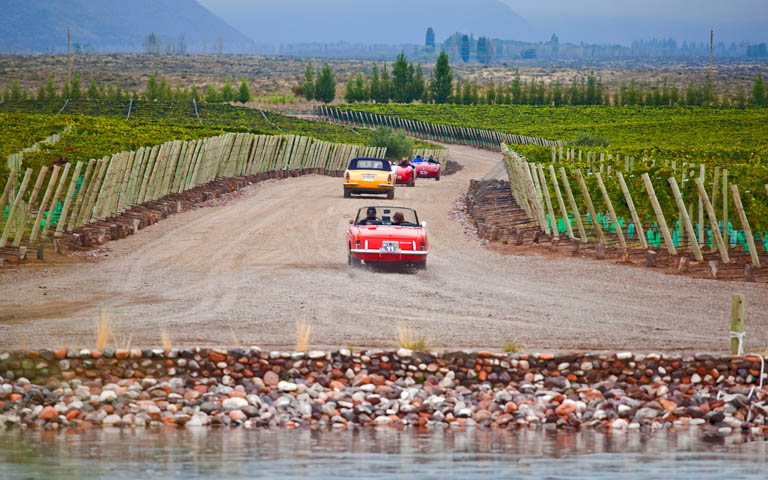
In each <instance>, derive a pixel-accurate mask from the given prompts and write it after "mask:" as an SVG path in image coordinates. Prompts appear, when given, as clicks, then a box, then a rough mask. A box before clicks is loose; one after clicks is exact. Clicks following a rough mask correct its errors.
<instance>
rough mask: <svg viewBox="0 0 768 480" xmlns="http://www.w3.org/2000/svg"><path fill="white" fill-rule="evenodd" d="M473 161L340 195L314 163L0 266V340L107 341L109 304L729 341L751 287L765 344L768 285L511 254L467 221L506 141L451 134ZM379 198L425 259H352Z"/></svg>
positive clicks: (380, 331) (181, 342) (752, 328)
mask: <svg viewBox="0 0 768 480" xmlns="http://www.w3.org/2000/svg"><path fill="white" fill-rule="evenodd" d="M451 157H452V158H453V159H454V160H457V161H459V162H460V163H462V164H463V165H464V166H465V168H464V170H462V171H461V172H459V173H458V174H456V175H452V176H448V177H443V178H442V179H441V181H439V182H436V181H433V180H422V181H419V182H417V186H416V188H406V187H402V188H398V189H397V193H396V198H395V200H393V201H387V200H385V199H381V198H355V199H352V200H349V199H344V198H342V195H341V194H342V187H341V181H340V179H338V178H329V177H324V176H305V177H299V178H292V179H286V180H280V181H270V182H265V183H262V184H258V185H254V186H252V187H249V188H248V189H246V190H244V191H242V192H241V193H240V194H238V195H235V196H234V197H233V198H232V199H231V200H228V201H226V202H222V201H218V202H217V204H216V205H214V206H209V207H205V208H200V209H197V210H193V211H191V212H187V213H184V214H181V215H176V216H173V217H170V218H168V219H166V220H164V221H162V222H160V223H159V224H157V225H154V226H151V227H149V228H146V229H145V230H142V231H141V232H139V233H138V234H137V235H134V236H132V237H130V238H127V239H124V240H119V241H116V242H112V243H109V244H107V245H106V246H105V247H104V248H102V249H100V250H99V251H98V254H97V255H95V257H94V258H91V259H89V260H88V261H85V262H80V263H75V264H69V265H56V266H51V267H45V268H35V269H30V268H21V269H6V270H5V271H3V272H2V273H0V292H2V295H0V349H15V348H40V347H83V348H89V347H90V348H93V347H94V346H95V341H96V340H95V330H96V323H97V321H98V319H99V317H100V312H102V311H104V312H106V313H107V315H108V316H109V317H110V318H111V320H112V323H113V325H114V330H115V332H116V336H117V337H118V338H119V339H120V341H121V342H125V341H127V339H130V341H131V345H132V346H140V347H151V346H158V345H160V344H161V335H162V331H163V330H164V331H165V332H166V334H167V337H168V338H169V339H170V340H171V342H172V343H173V345H174V346H192V345H206V346H214V345H220V346H233V345H238V344H239V345H244V346H246V345H260V346H262V347H266V348H278V347H279V348H288V349H290V348H293V345H294V342H295V332H296V323H297V322H298V321H300V320H302V321H305V322H308V323H309V324H310V325H311V327H312V333H311V340H310V345H311V346H312V347H317V348H320V347H347V346H354V347H392V346H393V345H394V343H395V340H394V338H395V333H396V325H397V324H402V325H406V326H409V327H411V328H412V329H413V330H414V331H415V332H416V333H417V334H418V335H420V336H424V337H425V338H426V339H427V340H428V343H429V344H430V345H431V346H432V347H434V348H436V349H443V348H450V349H455V348H483V349H499V348H501V346H502V345H503V344H504V343H505V341H506V340H507V339H510V338H516V339H518V340H520V341H522V342H523V343H524V344H525V345H526V347H527V349H529V350H534V351H541V350H617V349H618V350H636V351H686V350H708V351H724V350H726V349H727V348H728V339H727V335H728V327H729V318H730V297H731V294H733V293H745V294H746V295H747V301H748V305H747V312H748V319H747V332H748V333H747V338H746V343H747V347H748V349H749V350H754V349H761V350H762V349H764V348H765V347H766V345H768V328H766V327H768V290H767V289H766V288H765V286H757V285H747V284H743V283H737V282H729V283H726V282H717V281H709V280H696V279H690V278H685V277H677V276H672V275H663V274H660V273H657V272H653V271H649V270H645V269H639V268H627V267H623V266H620V265H615V264H611V263H608V262H597V261H591V260H584V259H571V258H566V259H547V258H543V257H537V256H510V255H501V254H498V253H495V252H493V251H490V250H488V249H486V248H484V247H482V245H481V244H480V242H479V241H478V240H477V239H476V238H474V237H473V236H472V235H471V234H468V233H467V232H466V226H465V223H466V219H463V217H462V216H461V215H459V214H457V212H456V209H457V205H458V202H459V201H460V198H461V196H462V195H463V194H464V192H465V191H466V189H467V187H468V183H469V179H471V178H478V179H479V178H484V177H493V176H498V172H499V171H503V170H500V168H499V162H500V160H501V157H500V154H498V153H491V152H486V151H481V150H475V149H471V148H466V147H451ZM367 204H393V205H405V206H411V207H414V208H416V209H417V211H418V212H419V215H420V218H421V219H422V220H426V221H427V223H428V231H429V235H430V243H431V245H430V247H431V251H430V255H429V268H428V270H427V271H424V272H416V273H414V272H398V271H389V270H387V271H375V270H370V269H362V270H352V269H350V268H349V267H348V266H347V264H346V249H345V246H344V234H345V231H346V228H347V226H348V221H349V218H350V217H351V216H353V215H354V213H355V212H356V211H357V209H358V208H359V207H361V206H364V205H367Z"/></svg>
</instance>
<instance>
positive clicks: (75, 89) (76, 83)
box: [69, 73, 83, 100]
mask: <svg viewBox="0 0 768 480" xmlns="http://www.w3.org/2000/svg"><path fill="white" fill-rule="evenodd" d="M82 96H83V94H82V92H81V91H80V75H79V74H77V73H75V74H74V75H73V76H72V82H71V83H70V85H69V98H71V99H72V100H79V99H80V98H81V97H82Z"/></svg>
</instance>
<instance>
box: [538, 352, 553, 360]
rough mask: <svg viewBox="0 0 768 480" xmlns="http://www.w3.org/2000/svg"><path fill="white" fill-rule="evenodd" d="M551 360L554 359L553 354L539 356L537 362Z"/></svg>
mask: <svg viewBox="0 0 768 480" xmlns="http://www.w3.org/2000/svg"><path fill="white" fill-rule="evenodd" d="M553 358H555V354H553V353H542V354H539V360H552V359H553Z"/></svg>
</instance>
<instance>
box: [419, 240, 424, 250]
mask: <svg viewBox="0 0 768 480" xmlns="http://www.w3.org/2000/svg"><path fill="white" fill-rule="evenodd" d="M419 250H421V251H422V252H423V251H424V240H422V241H421V242H420V243H419Z"/></svg>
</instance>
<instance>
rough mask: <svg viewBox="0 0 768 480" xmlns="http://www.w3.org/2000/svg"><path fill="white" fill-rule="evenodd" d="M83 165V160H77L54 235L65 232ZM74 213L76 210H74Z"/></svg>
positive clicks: (58, 235)
mask: <svg viewBox="0 0 768 480" xmlns="http://www.w3.org/2000/svg"><path fill="white" fill-rule="evenodd" d="M82 167H83V162H77V166H76V167H75V173H74V174H73V175H72V180H71V181H70V182H69V189H68V190H67V196H66V197H64V205H63V206H62V207H61V215H60V216H59V221H58V223H57V224H56V233H55V235H54V236H56V237H60V236H62V235H63V234H64V226H65V225H66V223H67V213H69V206H70V205H71V204H72V197H74V195H75V188H76V187H77V179H78V178H80V170H81V169H82ZM72 215H74V211H73V212H72Z"/></svg>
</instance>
